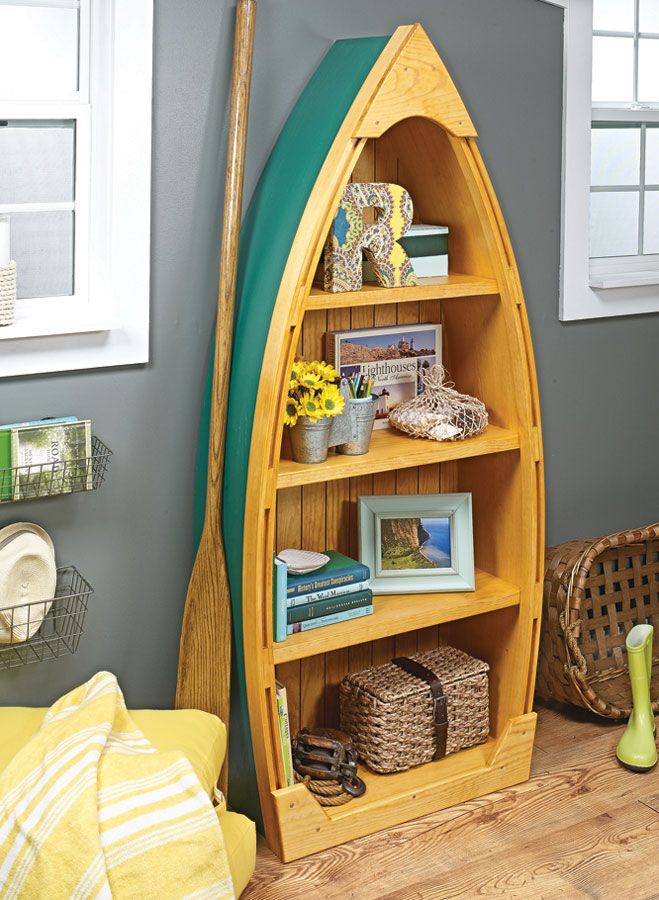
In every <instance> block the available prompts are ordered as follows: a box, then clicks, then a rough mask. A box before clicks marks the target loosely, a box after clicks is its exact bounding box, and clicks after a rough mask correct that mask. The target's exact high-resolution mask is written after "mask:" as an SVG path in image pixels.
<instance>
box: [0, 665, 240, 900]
mask: <svg viewBox="0 0 659 900" xmlns="http://www.w3.org/2000/svg"><path fill="white" fill-rule="evenodd" d="M0 897H2V898H3V900H19V898H20V900H32V898H35V900H36V898H39V900H46V898H47V900H59V898H67V900H68V898H71V900H74V898H75V900H82V898H91V897H93V898H98V900H106V898H111V897H116V898H120V900H123V898H130V900H149V898H157V900H168V898H183V897H185V898H195V900H210V898H225V897H228V898H233V897H234V893H233V886H232V883H231V875H230V872H229V866H228V863H227V858H226V853H225V850H224V842H223V838H222V832H221V830H220V827H219V824H218V820H217V816H216V815H215V813H214V811H213V807H212V805H211V802H210V800H209V798H208V796H207V795H206V793H205V792H204V789H203V787H202V786H201V784H200V783H199V780H198V778H197V776H196V775H195V773H194V772H193V770H192V767H191V765H190V763H189V762H188V761H187V759H186V758H185V757H184V756H183V754H182V753H178V752H167V753H161V752H159V751H157V750H156V749H155V748H154V747H152V746H151V744H150V743H149V742H148V741H147V739H146V738H145V737H144V735H143V734H142V733H141V732H140V731H138V730H137V729H136V728H135V725H134V723H133V721H132V719H131V717H130V715H129V713H128V712H127V711H126V706H125V704H124V699H123V696H122V693H121V690H120V689H119V685H118V684H117V679H116V678H115V676H114V675H111V674H110V673H109V672H99V673H98V675H95V676H94V677H93V678H92V679H91V680H90V681H88V682H87V683H86V684H83V685H82V686H81V687H79V688H76V689H75V690H73V691H71V693H69V694H67V695H66V696H65V697H62V699H61V700H58V701H57V703H55V704H54V705H53V706H52V707H51V708H50V710H49V711H48V713H47V715H46V718H45V719H44V722H43V725H42V726H41V729H40V731H39V732H38V733H37V734H36V735H35V736H34V737H33V738H32V740H30V741H29V742H28V743H27V744H26V745H25V747H24V748H23V749H22V750H21V751H20V752H19V753H18V754H17V755H16V756H15V757H14V759H13V760H12V761H11V763H10V764H9V765H8V766H7V768H6V769H5V770H4V772H2V774H1V775H0Z"/></svg>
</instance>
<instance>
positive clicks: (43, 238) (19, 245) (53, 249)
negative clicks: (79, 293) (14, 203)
mask: <svg viewBox="0 0 659 900" xmlns="http://www.w3.org/2000/svg"><path fill="white" fill-rule="evenodd" d="M11 255H12V258H13V259H15V260H16V281H17V295H18V297H68V296H70V295H71V294H72V293H73V213H72V212H40V213H29V212H25V213H12V214H11Z"/></svg>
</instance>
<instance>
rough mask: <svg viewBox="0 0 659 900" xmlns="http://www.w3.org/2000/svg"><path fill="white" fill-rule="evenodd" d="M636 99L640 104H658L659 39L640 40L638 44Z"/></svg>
mask: <svg viewBox="0 0 659 900" xmlns="http://www.w3.org/2000/svg"><path fill="white" fill-rule="evenodd" d="M638 99H639V101H640V102H641V103H657V102H659V39H657V38H641V39H640V40H639V42H638Z"/></svg>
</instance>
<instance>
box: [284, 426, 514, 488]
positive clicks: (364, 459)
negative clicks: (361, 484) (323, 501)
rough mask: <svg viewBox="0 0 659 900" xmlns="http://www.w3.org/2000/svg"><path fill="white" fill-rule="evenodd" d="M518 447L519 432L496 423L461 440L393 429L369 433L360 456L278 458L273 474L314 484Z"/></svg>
mask: <svg viewBox="0 0 659 900" xmlns="http://www.w3.org/2000/svg"><path fill="white" fill-rule="evenodd" d="M518 449H519V435H518V434H517V433H516V432H515V431H510V430H508V429H507V428H499V427H498V426H497V425H490V426H488V428H487V430H486V431H484V432H483V434H479V435H478V436H477V437H473V438H468V439H467V440H464V441H428V440H425V439H423V438H411V437H408V436H407V435H405V434H401V433H400V432H398V431H394V429H393V428H383V429H378V430H376V431H374V432H373V437H372V439H371V448H370V450H369V452H368V453H365V454H364V455H363V456H342V455H340V454H337V453H332V452H330V455H329V457H328V458H327V460H326V462H324V463H320V464H318V465H305V464H304V463H296V462H293V460H292V459H282V460H281V462H280V463H279V475H278V477H277V487H278V488H289V487H295V486H297V485H301V484H317V483H318V482H322V481H335V480H336V479H338V478H355V477H357V476H359V475H372V474H374V473H376V472H389V471H391V470H393V469H409V468H412V467H413V466H425V465H428V464H430V463H443V462H450V461H451V460H455V459H467V458H469V457H472V456H484V455H485V454H487V453H503V452H505V451H506V450H518Z"/></svg>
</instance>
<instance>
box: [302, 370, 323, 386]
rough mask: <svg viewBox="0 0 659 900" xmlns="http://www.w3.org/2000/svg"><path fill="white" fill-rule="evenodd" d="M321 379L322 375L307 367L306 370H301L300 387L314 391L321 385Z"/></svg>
mask: <svg viewBox="0 0 659 900" xmlns="http://www.w3.org/2000/svg"><path fill="white" fill-rule="evenodd" d="M321 380H322V379H321V377H320V375H317V374H316V373H315V372H312V371H311V369H310V368H307V370H306V371H305V372H301V373H300V376H299V384H300V387H303V388H306V389H307V390H309V391H313V390H314V388H317V387H318V386H319V385H320V382H321Z"/></svg>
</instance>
